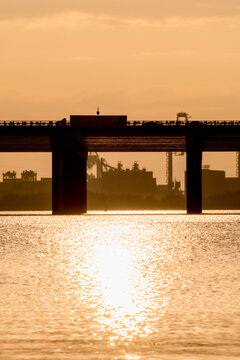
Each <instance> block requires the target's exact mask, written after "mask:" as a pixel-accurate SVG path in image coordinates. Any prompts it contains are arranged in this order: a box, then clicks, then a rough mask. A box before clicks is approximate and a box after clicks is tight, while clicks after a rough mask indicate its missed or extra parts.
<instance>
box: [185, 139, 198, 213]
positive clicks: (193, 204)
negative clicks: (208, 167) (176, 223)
mask: <svg viewBox="0 0 240 360" xmlns="http://www.w3.org/2000/svg"><path fill="white" fill-rule="evenodd" d="M186 195H187V213H188V214H201V213H202V149H201V146H200V144H199V142H198V141H197V139H194V138H191V139H187V173H186Z"/></svg>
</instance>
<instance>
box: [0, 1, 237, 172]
mask: <svg viewBox="0 0 240 360" xmlns="http://www.w3.org/2000/svg"><path fill="white" fill-rule="evenodd" d="M239 39H240V1H239V0H198V1H196V0H182V1H179V0H168V1H162V0H121V1H120V0H41V1H39V0H5V1H4V0H0V46H1V57H0V64H1V66H0V76H1V81H0V109H1V113H0V119H2V120H5V119H32V118H33V119H58V118H63V117H68V116H69V115H70V114H93V113H95V111H96V107H97V106H99V107H100V110H101V113H104V114H120V113H121V114H127V115H128V117H129V119H164V118H172V119H174V118H175V115H176V113H177V112H178V111H187V112H188V113H190V114H191V115H192V119H228V118H230V119H239V118H240V106H239V105H240V101H239V97H240V66H239V64H240V41H239ZM30 157H31V156H30ZM160 157H161V158H162V157H163V156H160ZM1 158H2V155H1V156H0V159H1ZM34 159H36V157H35V158H34ZM44 159H46V156H45V155H41V156H40V157H39V160H38V163H39V167H42V169H43V168H44V166H45V168H46V169H47V167H49V164H48V165H47V163H44V161H43V160H44ZM25 160H26V158H25ZM35 163H36V161H35ZM30 164H31V163H30ZM18 165H19V163H18ZM0 168H1V166H0ZM39 171H42V170H39Z"/></svg>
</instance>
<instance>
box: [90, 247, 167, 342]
mask: <svg viewBox="0 0 240 360" xmlns="http://www.w3.org/2000/svg"><path fill="white" fill-rule="evenodd" d="M92 271H93V273H94V280H95V288H94V292H95V299H96V300H97V306H96V313H95V316H96V320H97V322H98V323H99V325H100V328H101V330H102V331H104V332H105V333H108V334H110V335H109V344H110V346H115V344H116V342H121V341H123V342H124V343H125V344H128V343H129V342H131V341H132V340H134V339H135V338H136V337H146V336H148V335H150V334H152V333H153V332H154V326H153V322H152V321H151V320H150V319H151V318H152V316H151V315H152V314H151V313H153V311H154V305H153V303H152V302H153V297H152V294H151V283H150V281H149V278H148V277H147V276H146V274H143V273H142V272H141V269H140V268H139V266H138V264H137V258H136V256H134V253H133V251H132V250H131V249H129V248H127V247H126V246H124V245H123V244H121V243H118V242H112V243H110V242H107V243H104V244H103V243H102V244H98V245H97V246H96V247H95V251H94V256H93V258H92ZM165 305H166V304H165V302H164V301H163V303H162V311H164V306H165ZM158 311H159V308H158ZM158 315H159V313H158Z"/></svg>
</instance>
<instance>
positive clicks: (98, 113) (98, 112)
mask: <svg viewBox="0 0 240 360" xmlns="http://www.w3.org/2000/svg"><path fill="white" fill-rule="evenodd" d="M97 115H100V111H99V107H97Z"/></svg>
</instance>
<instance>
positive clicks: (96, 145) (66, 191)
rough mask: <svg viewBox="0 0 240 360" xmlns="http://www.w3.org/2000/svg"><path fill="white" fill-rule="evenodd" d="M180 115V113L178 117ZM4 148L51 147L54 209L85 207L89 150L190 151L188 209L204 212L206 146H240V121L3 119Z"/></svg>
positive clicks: (68, 211) (0, 143)
mask: <svg viewBox="0 0 240 360" xmlns="http://www.w3.org/2000/svg"><path fill="white" fill-rule="evenodd" d="M179 118H180V117H179ZM0 151H7V152H10V151H11V152H21V151H22V152H26V151H30V152H34V151H36V152H42V151H45V152H52V177H53V181H52V183H53V185H52V186H53V187H52V194H53V195H52V203H53V205H52V208H53V214H81V213H84V212H85V211H86V203H87V200H86V179H87V174H86V166H87V154H88V152H96V151H98V152H100V151H111V152H112V151H136V152H137V151H164V152H168V151H170V152H183V151H184V152H186V153H187V175H186V179H187V191H186V193H187V212H188V213H195V214H199V213H201V211H202V196H201V191H202V180H201V179H202V176H201V173H202V170H201V165H202V151H240V121H189V120H188V121H182V120H179V119H178V120H177V121H131V122H127V117H126V116H104V115H95V116H78V115H77V116H70V122H68V121H67V120H66V119H65V118H64V119H62V120H61V121H52V120H51V121H36V122H35V121H30V122H26V121H10V122H7V121H3V122H1V123H0Z"/></svg>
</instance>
